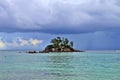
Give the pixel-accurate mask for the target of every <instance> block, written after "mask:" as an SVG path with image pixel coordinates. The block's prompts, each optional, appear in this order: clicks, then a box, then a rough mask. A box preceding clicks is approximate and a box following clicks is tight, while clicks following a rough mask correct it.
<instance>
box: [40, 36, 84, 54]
mask: <svg viewBox="0 0 120 80" xmlns="http://www.w3.org/2000/svg"><path fill="white" fill-rule="evenodd" d="M50 43H51V44H50V45H48V46H47V47H46V48H45V49H44V50H43V51H42V52H43V53H49V52H83V51H80V50H76V49H74V48H73V45H74V43H73V41H69V40H68V39H67V38H61V37H57V38H54V39H52V40H51V41H50Z"/></svg>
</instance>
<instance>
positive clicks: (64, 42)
mask: <svg viewBox="0 0 120 80" xmlns="http://www.w3.org/2000/svg"><path fill="white" fill-rule="evenodd" d="M51 43H52V46H53V47H54V48H55V50H57V51H62V49H63V48H64V47H67V48H73V42H72V41H71V42H70V41H69V40H68V39H67V38H61V37H57V38H54V39H52V40H51Z"/></svg>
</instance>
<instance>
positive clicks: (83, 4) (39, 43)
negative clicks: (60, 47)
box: [0, 0, 120, 50]
mask: <svg viewBox="0 0 120 80" xmlns="http://www.w3.org/2000/svg"><path fill="white" fill-rule="evenodd" d="M119 35H120V1H119V0H0V50H16V49H25V50H27V49H35V50H43V49H44V48H45V47H46V45H48V44H50V40H51V39H52V38H55V37H57V36H60V37H67V38H68V39H69V40H70V41H73V42H74V47H75V48H76V49H80V50H119V49H120V43H119V41H120V36H119Z"/></svg>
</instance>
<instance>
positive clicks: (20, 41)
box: [0, 37, 43, 48]
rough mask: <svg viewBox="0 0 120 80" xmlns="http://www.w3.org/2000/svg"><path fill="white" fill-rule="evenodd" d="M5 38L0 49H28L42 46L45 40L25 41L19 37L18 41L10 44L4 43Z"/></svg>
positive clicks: (0, 40) (0, 42)
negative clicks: (28, 47)
mask: <svg viewBox="0 0 120 80" xmlns="http://www.w3.org/2000/svg"><path fill="white" fill-rule="evenodd" d="M2 39H3V38H0V48H9V47H14V48H15V47H16V48H20V47H25V46H26V47H27V46H31V45H32V47H34V46H37V45H40V44H42V42H43V40H38V39H33V38H30V39H23V38H21V37H17V39H16V40H13V41H12V42H8V41H3V40H2Z"/></svg>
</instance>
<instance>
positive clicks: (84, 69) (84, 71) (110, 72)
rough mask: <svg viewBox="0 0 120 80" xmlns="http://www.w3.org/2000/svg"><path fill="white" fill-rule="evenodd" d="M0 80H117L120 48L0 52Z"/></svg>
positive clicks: (119, 78) (119, 76)
mask: <svg viewBox="0 0 120 80" xmlns="http://www.w3.org/2000/svg"><path fill="white" fill-rule="evenodd" d="M0 80H120V51H86V52H81V53H79V52H78V53H49V54H47V53H46V54H45V53H40V54H27V53H24V52H19V51H0Z"/></svg>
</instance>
